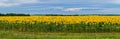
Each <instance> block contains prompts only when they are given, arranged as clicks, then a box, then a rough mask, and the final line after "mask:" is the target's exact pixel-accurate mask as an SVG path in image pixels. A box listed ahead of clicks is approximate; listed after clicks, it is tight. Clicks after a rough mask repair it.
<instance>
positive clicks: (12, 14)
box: [0, 13, 30, 16]
mask: <svg viewBox="0 0 120 39" xmlns="http://www.w3.org/2000/svg"><path fill="white" fill-rule="evenodd" d="M0 16H30V14H16V13H8V14H2V13H0Z"/></svg>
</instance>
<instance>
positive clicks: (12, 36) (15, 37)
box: [0, 31, 120, 39]
mask: <svg viewBox="0 0 120 39" xmlns="http://www.w3.org/2000/svg"><path fill="white" fill-rule="evenodd" d="M119 38H120V33H30V32H11V31H0V39H119Z"/></svg>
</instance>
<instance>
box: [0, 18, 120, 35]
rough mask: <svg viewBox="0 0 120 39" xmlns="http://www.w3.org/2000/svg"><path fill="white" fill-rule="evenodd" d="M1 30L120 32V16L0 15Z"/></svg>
mask: <svg viewBox="0 0 120 39" xmlns="http://www.w3.org/2000/svg"><path fill="white" fill-rule="evenodd" d="M0 30H1V31H2V30H4V31H21V32H71V33H81V32H120V16H0Z"/></svg>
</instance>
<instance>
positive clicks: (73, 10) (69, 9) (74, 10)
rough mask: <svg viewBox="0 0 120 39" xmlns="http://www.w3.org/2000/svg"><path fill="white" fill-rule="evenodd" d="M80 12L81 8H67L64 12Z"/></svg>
mask: <svg viewBox="0 0 120 39" xmlns="http://www.w3.org/2000/svg"><path fill="white" fill-rule="evenodd" d="M79 10H81V8H66V9H64V10H63V11H70V12H76V11H79Z"/></svg>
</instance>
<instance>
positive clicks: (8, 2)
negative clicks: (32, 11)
mask: <svg viewBox="0 0 120 39" xmlns="http://www.w3.org/2000/svg"><path fill="white" fill-rule="evenodd" d="M38 1H39V0H0V7H10V6H16V5H22V4H29V3H37V2H38Z"/></svg>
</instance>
